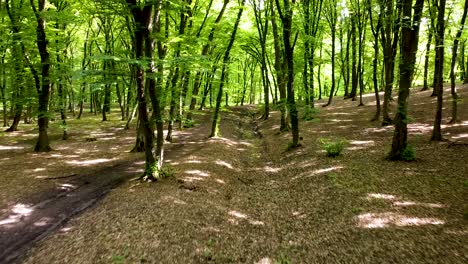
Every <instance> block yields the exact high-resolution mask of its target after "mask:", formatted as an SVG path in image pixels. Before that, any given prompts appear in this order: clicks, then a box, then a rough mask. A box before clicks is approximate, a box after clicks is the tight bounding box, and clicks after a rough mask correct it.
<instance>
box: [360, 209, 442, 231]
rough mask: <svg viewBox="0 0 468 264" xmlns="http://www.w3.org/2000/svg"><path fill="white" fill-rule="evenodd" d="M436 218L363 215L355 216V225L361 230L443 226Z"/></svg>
mask: <svg viewBox="0 0 468 264" xmlns="http://www.w3.org/2000/svg"><path fill="white" fill-rule="evenodd" d="M443 224H445V222H444V221H442V220H440V219H437V218H423V217H412V216H406V215H402V214H398V213H392V212H386V213H365V214H360V215H358V216H357V225H358V226H359V227H361V228H384V227H390V226H398V227H404V226H422V225H443Z"/></svg>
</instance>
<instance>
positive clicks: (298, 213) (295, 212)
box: [292, 211, 307, 219]
mask: <svg viewBox="0 0 468 264" xmlns="http://www.w3.org/2000/svg"><path fill="white" fill-rule="evenodd" d="M292 216H294V217H296V218H299V219H304V218H306V216H307V214H305V213H302V212H299V211H294V212H293V213H292Z"/></svg>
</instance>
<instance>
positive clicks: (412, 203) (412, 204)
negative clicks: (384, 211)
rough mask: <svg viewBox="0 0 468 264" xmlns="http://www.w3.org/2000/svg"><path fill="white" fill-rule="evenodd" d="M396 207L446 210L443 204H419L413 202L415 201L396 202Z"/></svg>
mask: <svg viewBox="0 0 468 264" xmlns="http://www.w3.org/2000/svg"><path fill="white" fill-rule="evenodd" d="M393 205H394V206H401V207H404V206H423V207H429V208H445V207H446V206H445V205H443V204H438V203H418V202H413V201H395V202H394V203H393Z"/></svg>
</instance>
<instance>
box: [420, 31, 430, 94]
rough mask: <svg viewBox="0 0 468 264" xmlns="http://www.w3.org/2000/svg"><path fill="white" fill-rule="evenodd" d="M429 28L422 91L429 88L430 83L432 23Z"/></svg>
mask: <svg viewBox="0 0 468 264" xmlns="http://www.w3.org/2000/svg"><path fill="white" fill-rule="evenodd" d="M428 27H429V29H428V30H427V31H428V33H427V44H426V55H425V57H424V84H423V88H422V91H427V90H429V85H428V84H427V76H428V74H429V53H430V51H431V42H432V28H431V25H429V26H428Z"/></svg>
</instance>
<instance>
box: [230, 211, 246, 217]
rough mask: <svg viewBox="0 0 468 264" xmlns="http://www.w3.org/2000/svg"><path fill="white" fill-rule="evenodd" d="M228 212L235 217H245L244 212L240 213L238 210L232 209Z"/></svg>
mask: <svg viewBox="0 0 468 264" xmlns="http://www.w3.org/2000/svg"><path fill="white" fill-rule="evenodd" d="M228 214H229V215H231V216H234V217H237V218H242V219H246V218H247V215H246V214H243V213H240V212H238V211H234V210H231V211H229V212H228Z"/></svg>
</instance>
